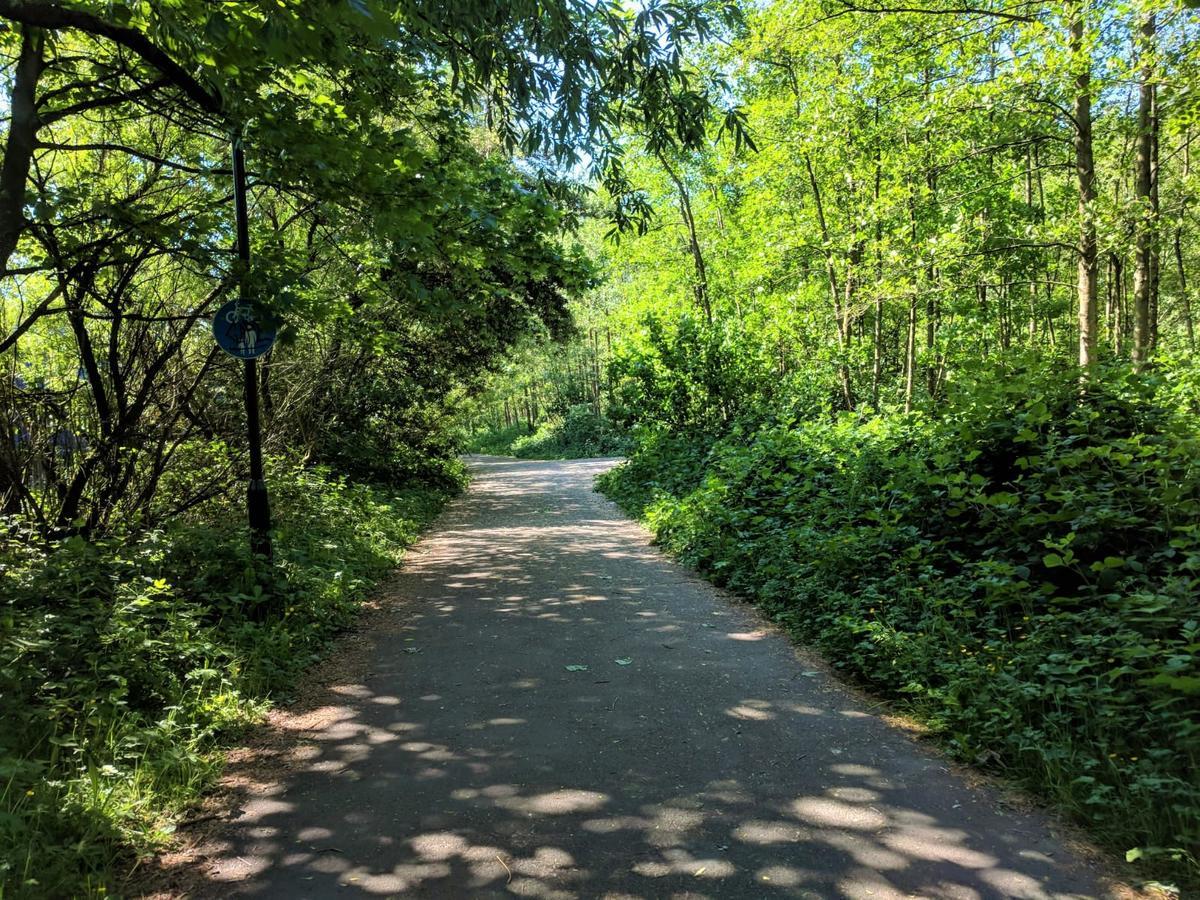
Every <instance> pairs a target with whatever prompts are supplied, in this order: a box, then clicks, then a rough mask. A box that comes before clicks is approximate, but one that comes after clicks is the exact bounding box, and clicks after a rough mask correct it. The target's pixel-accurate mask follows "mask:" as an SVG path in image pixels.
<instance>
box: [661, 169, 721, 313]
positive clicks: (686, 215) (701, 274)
mask: <svg viewBox="0 0 1200 900" xmlns="http://www.w3.org/2000/svg"><path fill="white" fill-rule="evenodd" d="M655 156H657V157H658V161H659V163H660V164H661V165H662V167H663V171H665V172H666V173H667V177H668V178H670V179H671V182H672V183H673V184H674V185H675V191H676V192H677V193H678V195H679V214H680V217H681V218H682V219H683V224H684V227H686V228H687V233H688V250H689V252H690V253H691V255H692V265H693V267H694V269H695V277H694V279H693V281H692V293H693V294H694V295H695V297H696V305H697V306H699V307H700V308H701V309H702V310H704V318H705V320H706V321H707V322H708V324H709V325H711V324H712V321H713V314H712V303H711V301H710V299H709V296H708V268H707V267H706V266H705V264H704V254H703V253H702V252H701V250H700V238H699V235H698V234H697V233H696V219H695V217H694V216H693V215H692V199H691V196H690V195H689V193H688V189H687V185H685V184H684V183H683V179H682V178H680V177H679V176H678V175H677V174H676V173H675V170H674V169H673V168H671V164H670V163H668V162H667V158H666V157H665V156H663V154H662V153H660V152H658V151H655Z"/></svg>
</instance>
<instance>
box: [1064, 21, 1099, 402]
mask: <svg viewBox="0 0 1200 900" xmlns="http://www.w3.org/2000/svg"><path fill="white" fill-rule="evenodd" d="M1070 31H1071V45H1070V46H1071V54H1072V56H1073V57H1074V59H1073V64H1074V66H1075V69H1076V75H1075V101H1074V110H1073V118H1074V125H1075V134H1074V147H1075V175H1076V178H1077V180H1078V183H1079V242H1078V247H1077V250H1078V254H1079V260H1078V275H1077V280H1078V285H1077V290H1078V297H1079V366H1080V368H1081V369H1082V370H1083V377H1084V378H1087V377H1089V376H1090V374H1091V373H1092V371H1093V370H1094V369H1095V367H1096V360H1097V356H1096V329H1097V325H1098V318H1099V317H1098V315H1097V310H1096V273H1097V266H1096V220H1095V209H1094V206H1095V202H1096V165H1095V159H1094V157H1093V153H1092V93H1091V91H1092V73H1091V56H1090V52H1089V51H1088V50H1087V49H1086V47H1085V46H1084V0H1072V4H1071V26H1070Z"/></svg>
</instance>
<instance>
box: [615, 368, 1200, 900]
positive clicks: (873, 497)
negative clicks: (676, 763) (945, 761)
mask: <svg viewBox="0 0 1200 900" xmlns="http://www.w3.org/2000/svg"><path fill="white" fill-rule="evenodd" d="M1195 384H1196V382H1195V376H1194V374H1191V375H1188V374H1187V373H1186V372H1184V371H1182V370H1180V371H1178V372H1176V373H1175V375H1174V376H1172V377H1171V378H1161V377H1160V378H1157V379H1152V378H1135V377H1133V376H1130V375H1128V374H1126V373H1123V372H1115V371H1114V372H1113V373H1110V374H1109V375H1108V376H1107V377H1106V378H1103V379H1098V380H1097V382H1096V383H1095V384H1094V385H1092V386H1091V388H1090V389H1089V393H1088V395H1087V396H1086V397H1084V398H1083V399H1082V402H1081V400H1080V397H1079V388H1078V386H1077V385H1076V384H1075V383H1073V382H1072V381H1071V380H1070V379H1068V378H1063V377H1062V375H1061V373H1058V372H1052V371H1046V370H1044V369H1040V368H1039V369H1034V370H1030V371H1027V372H1024V373H1021V374H1018V375H1014V376H1012V377H1010V378H1007V379H997V378H994V377H992V378H982V377H981V378H978V379H969V378H964V379H962V380H961V381H960V382H959V383H957V384H955V385H953V386H952V387H951V390H950V396H949V397H948V400H947V402H946V405H945V406H944V407H943V408H942V409H940V410H939V415H938V417H936V418H934V417H931V416H928V415H921V414H911V415H894V416H884V417H876V418H871V419H866V420H861V419H857V418H854V417H852V416H849V415H846V416H843V417H842V418H840V419H838V420H837V421H835V422H832V423H822V422H809V423H806V424H803V425H795V424H791V423H789V422H786V421H785V422H769V421H768V422H765V423H764V422H757V423H748V424H744V425H740V426H735V427H734V428H733V430H732V432H731V433H730V434H729V435H728V436H726V437H725V438H722V439H720V440H717V441H715V442H708V443H705V442H689V441H688V440H685V439H680V438H678V437H668V436H665V435H663V434H659V433H654V434H647V435H643V436H642V441H641V444H640V448H639V449H638V451H637V452H636V453H635V454H634V455H633V457H632V459H631V460H630V461H629V462H628V463H627V464H626V465H624V466H622V467H620V468H618V469H616V470H613V471H612V472H610V473H608V474H606V475H605V476H602V478H601V479H600V486H601V489H602V490H604V491H605V492H606V493H607V494H609V495H610V496H612V497H613V498H614V499H616V500H618V501H619V502H620V503H621V504H622V505H623V506H625V507H626V508H627V509H629V510H630V511H632V512H634V513H636V514H638V515H640V516H642V517H643V518H644V519H645V520H646V521H647V522H648V523H649V524H650V526H651V527H652V528H653V530H654V533H655V534H656V536H657V539H658V541H659V542H660V543H661V544H662V545H663V546H664V547H666V548H667V549H668V550H670V551H671V552H673V553H675V554H677V555H678V556H680V557H681V558H682V559H683V560H684V561H686V562H687V563H689V564H691V565H693V566H695V567H696V568H698V569H699V570H700V571H702V572H704V573H705V574H707V575H708V576H710V577H711V578H712V579H713V580H714V581H716V582H717V583H719V584H722V585H725V586H728V587H729V588H731V589H733V590H734V591H736V592H738V593H740V594H742V595H744V596H746V597H749V598H752V599H753V600H755V601H756V602H758V603H759V604H761V605H762V606H763V608H764V609H765V610H766V611H767V612H768V613H769V614H770V615H771V616H772V617H774V618H775V619H776V620H777V621H779V622H781V623H783V624H784V625H786V626H787V627H788V628H790V629H791V630H792V631H793V632H794V633H795V634H796V635H797V636H799V637H800V638H801V639H803V640H807V641H812V642H814V643H816V644H818V645H819V646H821V647H822V648H823V649H824V650H825V651H826V653H827V655H828V658H829V659H830V660H831V661H832V662H833V664H834V665H836V666H838V667H839V668H841V669H843V670H845V671H846V672H847V673H848V674H850V675H852V676H853V677H854V678H856V679H860V680H862V681H864V682H865V683H867V684H868V685H870V686H871V688H873V689H874V690H875V691H877V692H879V693H881V694H883V695H885V696H888V697H891V698H893V699H895V700H897V701H900V702H902V703H903V704H904V705H905V706H906V707H909V708H911V709H912V710H913V711H915V712H917V713H918V714H919V715H920V716H921V717H923V718H924V719H925V721H927V722H928V723H929V724H930V725H931V726H932V727H933V729H934V730H935V731H936V732H938V733H939V734H940V735H941V736H942V737H943V738H944V740H945V741H946V743H947V744H948V745H949V746H950V747H951V748H952V749H953V751H954V752H955V753H956V754H957V755H958V756H960V757H962V758H965V759H968V760H972V761H976V762H979V763H982V764H986V765H988V766H990V767H995V768H999V769H1001V770H1003V771H1004V772H1005V773H1007V774H1008V775H1010V776H1012V777H1014V778H1017V779H1019V780H1021V781H1023V782H1026V783H1027V784H1029V785H1031V786H1033V787H1035V788H1036V789H1038V790H1040V791H1042V792H1043V793H1045V794H1047V795H1049V796H1050V797H1052V798H1053V799H1054V800H1056V801H1057V802H1058V803H1059V804H1061V805H1062V806H1063V807H1064V808H1065V809H1067V810H1069V811H1070V812H1071V813H1072V814H1073V815H1075V816H1077V817H1078V818H1079V819H1081V820H1083V821H1084V822H1086V823H1088V824H1089V825H1090V826H1092V828H1093V829H1094V830H1095V832H1096V833H1097V834H1098V835H1100V836H1101V837H1103V838H1105V839H1107V840H1109V841H1111V842H1112V843H1113V844H1115V845H1116V846H1117V847H1118V848H1119V849H1120V850H1122V851H1125V850H1128V849H1129V848H1136V854H1135V855H1137V856H1139V857H1140V858H1142V859H1145V860H1151V861H1152V862H1153V861H1155V860H1157V861H1158V862H1160V863H1162V864H1164V865H1166V866H1167V868H1168V869H1172V868H1173V870H1174V871H1175V872H1176V873H1184V874H1182V875H1181V876H1180V877H1184V878H1188V877H1190V878H1193V879H1195V878H1196V877H1197V876H1200V868H1198V866H1197V856H1198V855H1200V854H1198V851H1197V848H1198V846H1200V777H1198V773H1200V599H1198V598H1200V437H1198V436H1197V432H1196V429H1195V425H1194V415H1195ZM1188 872H1190V875H1188V874H1187V873H1188Z"/></svg>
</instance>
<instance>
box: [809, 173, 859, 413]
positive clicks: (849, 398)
mask: <svg viewBox="0 0 1200 900" xmlns="http://www.w3.org/2000/svg"><path fill="white" fill-rule="evenodd" d="M804 164H805V166H807V167H808V181H809V184H810V185H811V186H812V192H813V200H814V201H815V203H816V207H817V224H818V225H820V227H821V242H822V243H823V244H824V245H825V246H824V255H825V273H826V275H827V276H828V279H829V296H830V299H831V300H832V301H833V319H834V323H835V325H836V326H837V342H838V355H839V356H840V357H841V358H840V359H839V361H838V376H839V381H840V382H841V389H842V402H843V403H844V404H845V406H846V409H847V410H852V409H854V384H853V382H852V381H851V379H850V364H849V362H848V361H847V359H846V352H847V345H848V335H847V330H848V323H847V321H846V316H845V315H844V314H843V311H842V300H841V291H840V290H839V288H838V276H837V264H836V263H835V261H834V258H833V248H832V247H830V245H829V226H828V223H827V221H826V219H825V205H824V203H823V202H822V200H821V188H820V186H819V185H818V184H817V175H816V172H814V171H813V166H812V158H811V157H809V156H808V155H807V154H805V156H804Z"/></svg>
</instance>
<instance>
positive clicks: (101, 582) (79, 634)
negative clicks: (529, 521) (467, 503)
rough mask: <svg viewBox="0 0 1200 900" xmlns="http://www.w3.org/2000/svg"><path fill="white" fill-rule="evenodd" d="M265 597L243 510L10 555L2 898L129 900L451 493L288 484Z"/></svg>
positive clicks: (275, 477)
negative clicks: (226, 754)
mask: <svg viewBox="0 0 1200 900" xmlns="http://www.w3.org/2000/svg"><path fill="white" fill-rule="evenodd" d="M271 484H272V486H273V487H274V489H275V500H276V505H277V509H278V520H279V523H280V524H279V527H278V528H277V529H276V533H275V552H276V565H275V570H274V573H273V577H272V578H271V579H270V580H269V581H264V580H263V578H262V573H261V571H258V570H257V568H256V566H255V565H254V561H253V559H252V558H251V557H250V555H249V551H248V550H247V546H246V531H245V529H244V528H239V527H236V526H231V525H230V524H228V523H231V522H237V521H239V520H240V519H241V514H240V510H239V509H238V506H239V504H237V503H234V502H231V501H230V500H228V499H222V500H217V501H212V502H210V503H209V504H208V505H207V506H205V507H200V508H197V509H194V510H192V511H191V512H190V513H188V514H187V515H186V516H182V517H177V518H175V519H173V520H172V521H171V522H170V523H169V524H166V525H164V526H162V527H159V528H154V529H149V530H141V531H139V532H138V533H136V534H128V533H126V534H121V533H114V534H111V535H109V536H107V537H105V538H104V539H102V540H93V541H85V540H84V539H82V538H80V537H78V536H75V537H70V538H67V539H65V540H62V541H59V542H54V543H49V544H44V543H40V542H34V541H28V540H25V539H24V538H25V536H24V535H23V534H22V533H21V531H19V530H12V531H10V532H9V533H8V534H7V536H6V537H5V539H4V541H3V544H0V577H2V578H3V582H2V584H3V591H4V606H3V609H2V610H0V625H2V626H3V632H0V634H2V636H3V640H2V641H0V719H2V720H3V722H4V729H3V731H2V732H0V893H3V895H4V896H5V897H8V896H15V897H22V896H29V897H61V896H73V895H78V894H80V893H88V894H96V895H105V894H106V893H115V894H120V885H119V882H118V881H117V877H118V876H117V874H114V873H119V869H120V866H119V865H115V864H119V863H122V862H129V861H132V854H133V853H135V852H137V851H145V850H146V849H148V848H150V847H153V846H154V845H155V844H156V843H158V842H161V840H162V839H163V837H164V836H165V835H166V834H167V833H168V832H169V831H170V830H171V828H172V821H173V817H174V816H175V815H176V814H177V813H179V812H180V811H181V810H183V809H185V808H186V806H187V804H189V803H190V802H192V801H194V800H195V798H196V796H197V794H198V792H199V791H200V790H201V789H202V788H203V787H204V786H206V785H207V784H209V783H210V782H211V781H212V779H213V778H214V777H215V775H216V774H217V773H218V772H219V771H220V762H221V757H220V755H219V754H217V753H216V752H214V751H215V750H216V749H218V748H219V747H220V745H221V743H222V742H225V741H228V740H229V739H230V738H231V737H232V736H233V735H235V734H236V732H237V730H238V729H239V728H241V727H244V726H245V725H247V724H249V723H251V722H253V721H255V720H256V719H257V717H258V714H259V713H260V711H261V710H262V708H263V706H264V704H265V703H266V702H267V701H268V700H269V699H272V698H274V697H277V696H278V695H280V694H281V693H286V691H287V689H288V687H289V686H290V684H291V683H292V681H293V679H294V678H295V676H296V675H297V674H298V673H299V672H301V671H303V670H304V669H305V668H307V667H308V666H309V665H311V663H312V662H313V660H315V659H317V658H318V657H319V656H320V655H321V654H322V653H323V652H324V649H325V646H326V644H327V642H328V640H329V638H330V637H331V636H332V635H333V634H334V633H335V632H336V631H337V630H338V629H340V628H342V627H344V626H345V625H346V624H347V623H348V622H349V621H350V619H351V617H352V616H353V614H354V612H355V611H356V609H357V608H358V605H359V603H360V602H361V600H362V598H363V596H364V595H365V592H366V591H367V590H368V589H369V588H370V587H371V586H373V585H374V584H375V583H376V582H377V581H378V580H379V579H380V578H381V577H382V576H383V575H384V574H385V573H386V572H387V571H388V570H390V569H391V568H392V567H394V566H395V565H396V564H397V563H398V562H399V560H400V558H401V556H402V555H403V551H404V548H405V547H407V546H408V545H409V544H411V543H412V541H413V540H414V539H415V538H416V536H417V534H418V532H419V530H420V528H421V527H422V525H424V524H425V523H426V522H427V521H428V520H429V519H430V518H431V517H432V515H433V514H434V513H435V512H436V511H437V510H438V509H439V508H440V506H441V501H442V500H443V499H444V497H445V496H446V492H447V490H448V489H447V488H441V489H436V488H428V487H417V488H411V489H408V490H405V491H399V492H397V491H385V490H380V489H375V488H370V487H366V486H363V485H354V484H350V483H347V482H346V481H345V480H343V479H339V478H335V477H333V476H332V475H331V474H330V473H329V472H328V471H325V470H312V469H295V468H292V469H287V468H280V469H276V470H275V471H272V472H271Z"/></svg>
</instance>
